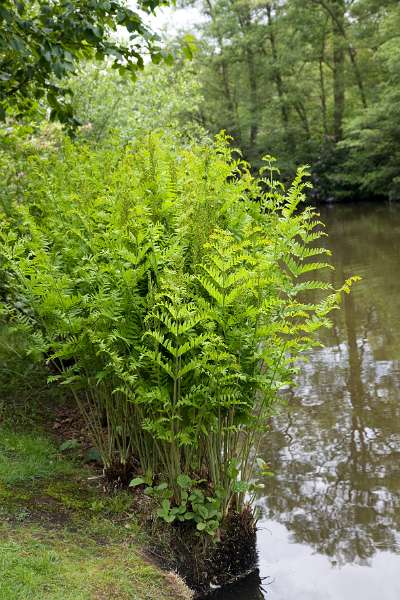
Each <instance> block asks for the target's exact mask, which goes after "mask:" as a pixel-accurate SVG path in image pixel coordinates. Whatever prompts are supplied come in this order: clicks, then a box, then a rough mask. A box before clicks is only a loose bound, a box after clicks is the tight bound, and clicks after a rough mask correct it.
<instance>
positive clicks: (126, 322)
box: [0, 136, 347, 535]
mask: <svg viewBox="0 0 400 600" xmlns="http://www.w3.org/2000/svg"><path fill="white" fill-rule="evenodd" d="M104 164H107V165H109V168H108V169H104V168H103V165H104ZM272 164H273V163H272V162H271V160H270V159H266V166H265V168H264V171H265V176H263V177H260V178H253V177H252V176H251V174H250V172H249V171H248V169H247V165H246V163H244V162H243V161H241V159H236V158H234V157H233V156H232V153H231V151H230V150H229V147H228V144H227V142H226V140H225V139H224V138H223V137H220V138H218V140H217V141H216V142H215V143H214V144H212V145H209V146H199V147H197V146H194V145H192V146H191V147H190V149H189V148H188V149H184V148H179V147H178V148H177V147H176V146H175V144H174V142H173V141H168V140H160V139H159V138H157V137H155V136H153V137H150V138H148V139H147V140H141V141H139V142H138V143H137V144H136V145H133V146H126V147H125V149H124V150H121V149H120V147H119V145H118V144H117V145H116V146H114V145H112V144H111V145H106V146H105V147H104V148H101V149H97V150H92V149H91V148H90V147H88V146H77V145H74V144H70V143H68V142H67V141H65V142H64V144H63V146H62V147H61V148H60V149H59V151H58V152H56V153H53V154H51V155H50V156H49V157H48V158H47V159H46V158H44V157H43V156H42V155H41V156H39V157H38V158H37V159H36V160H31V161H30V163H29V165H27V168H28V169H29V171H27V172H26V175H25V177H26V180H27V182H28V185H27V187H26V189H25V190H24V202H23V203H22V204H21V205H19V206H14V213H13V214H12V217H10V218H9V220H8V222H5V223H4V224H3V226H2V228H1V232H0V236H1V244H0V257H1V258H0V260H1V263H0V264H1V269H2V273H3V286H4V289H3V294H4V296H5V298H6V303H5V306H4V310H5V312H6V315H7V318H8V320H9V322H11V323H15V324H16V326H18V325H19V327H20V328H22V329H23V330H24V331H25V332H26V335H27V336H28V339H30V340H31V346H30V348H29V352H31V353H32V354H35V355H40V354H41V355H43V356H44V357H47V358H48V361H50V362H51V364H52V365H53V367H56V369H57V370H58V374H57V375H54V376H53V377H52V378H53V379H54V378H55V379H58V380H60V381H61V382H62V383H63V384H64V385H67V386H68V388H69V389H71V391H72V392H73V394H74V396H75V398H76V401H77V403H78V405H79V407H80V409H81V411H82V414H83V415H84V417H85V419H86V422H87V425H88V427H89V429H90V431H91V434H92V437H93V441H94V443H95V445H96V447H97V448H98V449H99V451H100V453H101V457H102V461H103V464H104V466H105V469H106V471H107V472H109V473H110V474H112V475H114V474H116V475H117V476H119V477H121V478H122V480H123V481H126V477H127V476H128V475H129V474H130V473H131V472H132V464H133V463H132V459H136V460H138V461H139V473H141V475H140V477H138V478H136V479H135V485H140V484H143V483H146V484H147V485H148V487H149V490H148V493H152V494H155V495H157V496H159V497H160V504H161V506H160V511H159V515H160V516H161V517H162V518H164V520H166V521H167V522H173V521H175V520H193V521H194V523H195V525H196V527H197V529H198V530H199V531H203V530H205V531H206V532H207V533H209V534H211V535H214V534H215V533H217V532H218V530H219V527H220V524H221V522H222V521H223V520H224V518H225V516H227V514H228V511H229V510H231V509H233V507H235V508H236V510H239V511H240V510H242V508H243V503H244V498H245V493H246V492H248V491H250V490H251V486H252V483H251V482H252V481H253V479H254V476H255V468H256V466H257V455H254V448H257V445H258V443H259V442H258V440H259V438H260V436H261V435H262V433H263V432H264V430H265V424H266V421H267V418H268V416H269V415H270V414H271V410H272V409H273V406H274V405H275V403H276V401H277V391H278V390H279V389H280V387H282V386H283V385H285V384H286V383H287V382H288V381H289V380H290V377H291V374H292V373H293V370H294V366H293V365H294V362H295V360H296V359H297V357H298V355H299V353H300V352H302V351H303V350H305V349H307V348H309V347H310V345H312V344H313V334H314V332H315V331H316V330H317V329H318V328H320V327H321V326H324V325H327V324H329V321H328V320H327V315H328V313H329V312H330V311H331V310H332V308H334V307H335V306H336V302H337V292H335V291H334V290H332V287H331V286H330V284H327V283H324V282H319V281H318V280H316V279H314V278H312V279H311V280H310V281H306V280H304V279H301V276H304V275H305V274H308V273H313V272H315V271H318V270H321V269H324V268H327V267H329V265H328V264H327V263H326V262H324V261H321V259H320V258H319V257H320V256H323V255H324V254H326V250H325V249H324V248H318V247H315V245H313V246H311V244H314V243H315V241H316V240H318V238H319V237H320V235H321V233H320V232H318V231H317V230H316V227H317V225H319V223H318V221H317V220H316V216H315V212H314V210H313V209H311V208H307V209H305V210H303V212H299V213H298V212H297V209H298V206H299V203H300V202H301V201H302V200H303V199H304V194H303V189H304V187H305V184H304V183H303V181H302V180H303V177H304V172H303V171H299V173H298V175H297V178H296V180H295V181H294V182H293V184H292V186H291V187H290V189H289V190H288V191H287V192H285V191H284V190H283V188H281V187H280V186H279V184H278V182H276V181H275V180H274V167H273V166H272ZM316 289H320V290H325V291H326V292H327V293H328V295H327V297H326V298H325V299H324V300H323V301H322V302H321V303H319V304H315V303H313V302H310V303H307V301H305V300H304V293H305V292H306V291H307V290H316ZM346 289H347V288H346ZM329 290H331V291H329ZM266 340H268V343H266ZM258 466H259V467H261V469H262V468H263V465H260V464H259V463H258ZM204 484H206V485H204ZM154 485H156V487H154Z"/></svg>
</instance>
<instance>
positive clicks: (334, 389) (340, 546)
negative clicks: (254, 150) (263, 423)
mask: <svg viewBox="0 0 400 600" xmlns="http://www.w3.org/2000/svg"><path fill="white" fill-rule="evenodd" d="M321 216H322V220H323V221H324V222H325V223H326V226H327V232H328V234H329V237H328V238H327V239H326V241H325V242H324V243H325V244H327V246H328V247H329V248H330V249H331V250H332V254H333V257H332V262H333V264H334V265H335V267H336V272H335V274H332V277H333V278H334V279H335V282H337V283H338V282H339V281H340V280H343V279H344V278H345V277H347V276H349V275H352V274H358V275H361V276H362V278H363V280H362V282H361V283H359V284H357V286H356V287H355V288H354V291H353V293H352V294H351V295H349V296H346V297H345V298H344V302H343V306H342V310H341V311H340V312H339V311H338V312H336V313H335V315H334V319H333V320H334V326H333V328H332V329H331V330H329V331H325V332H324V333H323V334H321V341H322V342H323V343H324V346H325V347H324V348H320V349H316V350H315V351H313V352H312V353H311V355H310V356H309V362H308V363H307V364H305V365H304V367H303V368H302V372H301V375H300V376H298V378H297V381H296V386H295V387H294V388H293V389H292V390H290V392H289V394H288V398H287V405H285V406H284V408H283V409H282V410H281V411H280V413H279V415H278V416H276V417H275V418H274V419H273V423H272V431H271V432H270V433H269V434H268V435H267V436H266V438H265V444H264V448H263V451H262V456H263V458H264V459H265V460H266V461H267V462H268V463H269V464H270V465H271V470H272V471H273V472H274V473H275V476H274V477H273V478H269V479H268V480H267V481H266V482H265V497H261V498H259V502H258V504H259V507H260V509H261V513H262V518H261V520H260V523H259V533H258V549H259V556H260V562H259V568H260V573H259V576H256V577H252V578H250V579H248V580H246V581H244V582H242V583H241V584H239V585H236V586H234V587H232V588H230V589H226V590H224V591H223V592H221V593H219V594H218V595H217V596H216V598H218V600H256V599H257V600H258V599H262V598H267V599H270V600H377V599H378V598H379V600H399V598H400V207H399V206H396V205H383V204H382V205H379V206H376V205H368V204H367V205H363V204H358V205H346V206H340V205H333V206H329V207H324V208H323V209H322V210H321ZM328 276H329V275H328Z"/></svg>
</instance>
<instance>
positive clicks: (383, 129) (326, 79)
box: [191, 0, 400, 200]
mask: <svg viewBox="0 0 400 600" xmlns="http://www.w3.org/2000/svg"><path fill="white" fill-rule="evenodd" d="M191 4H192V3H191ZM196 6H197V7H198V8H199V9H200V10H201V11H202V13H203V15H204V16H205V18H204V20H203V22H202V24H201V25H200V28H201V35H200V36H199V37H200V42H199V47H200V51H199V53H198V54H197V55H196V56H195V58H194V65H193V67H194V69H195V70H196V72H197V73H198V79H199V82H200V83H201V86H202V93H203V101H202V103H201V104H200V114H201V116H202V122H203V125H204V126H205V128H206V129H208V130H209V131H210V132H211V133H216V132H218V131H220V130H221V129H225V130H226V131H227V132H228V133H229V134H230V135H232V136H233V137H234V139H235V144H237V145H238V146H239V147H240V148H241V150H242V152H243V153H244V156H245V157H246V159H247V160H249V161H250V162H251V163H252V165H253V166H257V167H258V166H259V160H260V157H261V156H262V155H263V154H265V153H267V152H274V153H275V155H277V156H279V159H280V165H281V168H282V173H283V177H284V178H285V180H286V181H288V180H289V179H290V178H292V177H293V175H294V173H295V172H296V165H298V164H299V163H300V164H301V163H303V162H310V163H311V164H312V176H313V182H314V194H315V195H318V196H319V199H321V200H326V199H327V198H337V199H346V198H347V199H349V198H350V199H351V197H354V196H356V197H358V198H359V197H360V196H362V197H363V198H365V196H368V197H377V196H381V197H382V196H383V197H392V198H398V197H399V187H398V178H399V168H398V152H397V148H398V146H399V132H398V127H397V123H398V120H399V119H398V104H399V102H398V97H399V89H400V88H399V81H398V63H399V58H398V55H399V50H398V48H399V44H398V30H399V16H400V13H399V6H398V2H397V0H381V1H375V0H305V1H304V0H280V1H278V0H268V2H264V3H260V2H250V1H249V0H241V1H229V2H227V0H204V1H202V2H199V3H198V2H197V3H196ZM342 142H344V146H345V148H346V151H343V146H342Z"/></svg>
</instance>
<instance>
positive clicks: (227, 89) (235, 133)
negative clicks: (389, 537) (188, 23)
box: [206, 0, 242, 146]
mask: <svg viewBox="0 0 400 600" xmlns="http://www.w3.org/2000/svg"><path fill="white" fill-rule="evenodd" d="M206 4H207V8H208V15H209V17H210V19H211V20H212V22H213V24H214V26H215V31H216V37H217V41H218V45H219V48H220V52H221V55H220V61H219V62H220V66H221V71H220V75H221V80H222V88H223V91H224V96H225V100H226V103H227V108H228V113H229V115H230V118H231V123H232V125H231V127H228V128H227V130H228V133H229V134H230V135H232V137H233V138H234V140H235V142H237V144H238V145H239V146H241V145H242V140H241V138H242V136H241V130H240V123H239V118H238V115H237V107H236V103H235V102H234V99H233V97H232V92H231V86H230V82H229V64H228V61H227V60H226V58H225V56H224V43H223V36H222V33H221V29H220V27H219V23H218V22H217V19H216V18H215V14H214V9H213V6H212V4H211V0H206Z"/></svg>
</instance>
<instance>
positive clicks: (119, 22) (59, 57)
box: [0, 0, 166, 124]
mask: <svg viewBox="0 0 400 600" xmlns="http://www.w3.org/2000/svg"><path fill="white" fill-rule="evenodd" d="M161 3H163V4H165V3H166V2H164V1H163V0H140V2H139V8H140V9H143V10H145V11H147V12H151V11H153V10H154V9H155V7H156V6H157V5H159V4H161ZM119 28H125V30H126V31H127V32H128V39H127V40H125V41H124V40H120V39H118V38H117V36H116V35H115V34H116V33H117V32H118V30H119ZM145 52H147V53H149V55H150V56H151V58H152V60H153V61H155V62H160V61H161V60H162V58H163V53H162V51H161V49H160V47H159V45H158V43H157V38H156V36H154V34H152V33H151V32H150V31H149V30H148V29H147V28H146V26H145V24H144V22H143V19H142V17H141V15H139V13H137V12H135V11H133V10H131V9H129V8H128V7H127V6H126V5H125V3H124V2H123V1H122V0H33V1H31V0H19V1H17V0H2V1H1V4H0V83H1V85H0V118H1V119H2V120H4V119H5V117H6V115H7V114H11V115H15V116H21V115H26V114H27V113H29V112H30V111H32V110H35V109H37V107H38V103H39V102H40V101H41V100H42V99H43V98H45V99H46V100H47V102H48V104H49V105H50V107H51V118H52V119H58V120H60V121H62V122H66V123H68V124H73V123H74V122H75V119H74V116H73V111H72V105H71V102H70V101H69V100H68V99H67V98H68V95H70V93H71V92H70V89H69V87H68V86H66V85H65V84H64V83H63V81H62V80H63V79H64V78H65V77H67V76H70V75H71V74H74V73H76V69H77V63H78V61H79V60H80V59H82V58H86V59H88V58H92V57H96V58H99V59H103V58H105V57H109V59H110V61H111V64H112V66H113V68H116V69H118V70H119V71H121V72H122V71H127V72H129V73H130V74H131V75H133V76H134V75H135V73H136V72H137V70H139V69H142V68H143V64H144V61H143V54H144V53H145Z"/></svg>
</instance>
